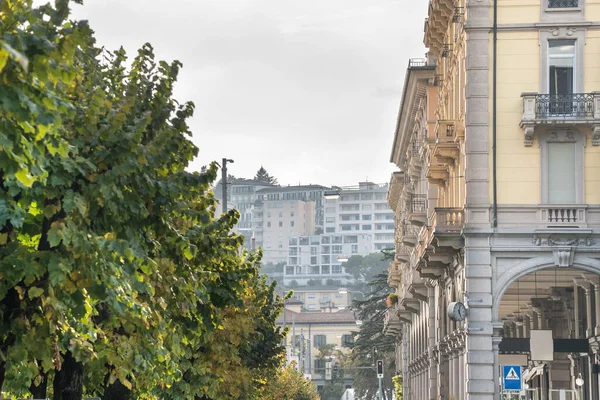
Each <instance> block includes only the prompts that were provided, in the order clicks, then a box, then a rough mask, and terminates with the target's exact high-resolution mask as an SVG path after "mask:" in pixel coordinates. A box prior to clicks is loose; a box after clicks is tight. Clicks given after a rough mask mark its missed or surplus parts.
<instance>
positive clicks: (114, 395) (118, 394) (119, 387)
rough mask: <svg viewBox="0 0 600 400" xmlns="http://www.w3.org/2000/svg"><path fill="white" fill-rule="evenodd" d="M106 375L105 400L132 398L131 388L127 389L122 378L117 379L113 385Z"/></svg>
mask: <svg viewBox="0 0 600 400" xmlns="http://www.w3.org/2000/svg"><path fill="white" fill-rule="evenodd" d="M109 376H110V374H107V375H106V379H105V382H106V383H105V387H104V397H102V399H103V400H129V399H131V390H129V389H127V388H126V387H125V386H124V385H123V384H122V383H121V381H120V380H118V379H117V380H116V381H115V382H114V383H113V384H112V385H111V384H109V383H108V377H109Z"/></svg>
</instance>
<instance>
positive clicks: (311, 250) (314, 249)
mask: <svg viewBox="0 0 600 400" xmlns="http://www.w3.org/2000/svg"><path fill="white" fill-rule="evenodd" d="M317 250H318V248H317V246H311V247H310V255H311V256H316V255H317Z"/></svg>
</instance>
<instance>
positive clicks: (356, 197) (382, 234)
mask: <svg viewBox="0 0 600 400" xmlns="http://www.w3.org/2000/svg"><path fill="white" fill-rule="evenodd" d="M388 186H389V185H388V184H376V183H372V182H360V183H359V184H358V186H351V187H350V186H349V187H338V188H334V189H335V190H337V193H339V197H338V198H336V199H326V200H325V233H361V234H366V235H370V236H371V244H372V248H371V250H370V252H371V253H373V252H377V251H381V250H383V249H393V248H394V211H393V210H392V209H391V208H390V207H389V205H388V204H387V193H388Z"/></svg>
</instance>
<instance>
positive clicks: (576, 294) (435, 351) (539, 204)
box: [385, 0, 600, 400]
mask: <svg viewBox="0 0 600 400" xmlns="http://www.w3.org/2000/svg"><path fill="white" fill-rule="evenodd" d="M424 42H425V46H426V47H427V48H428V49H429V50H428V53H427V59H425V60H411V62H410V63H409V67H408V70H407V73H406V78H405V85H404V92H403V97H402V102H401V106H400V110H399V115H398V121H397V127H396V132H395V138H394V145H393V149H392V156H391V161H392V162H393V163H395V164H396V165H397V166H398V169H399V171H398V172H396V173H394V174H393V176H392V178H391V184H390V190H389V195H388V202H389V204H390V206H391V207H392V208H393V210H394V212H395V221H396V238H395V247H396V259H395V261H394V262H393V263H392V264H391V265H390V269H389V283H390V285H391V286H392V287H394V288H395V289H396V291H397V292H398V295H399V302H398V304H397V305H395V306H394V307H392V308H391V309H390V310H389V311H388V315H387V317H386V321H385V332H386V334H388V335H393V336H395V337H396V338H397V365H398V366H399V370H398V371H397V372H398V373H400V374H401V375H403V382H404V386H405V387H404V398H405V399H410V400H413V399H419V400H420V399H427V400H433V399H445V400H450V399H455V400H458V399H469V400H491V399H501V398H502V399H506V398H510V399H540V400H546V399H547V400H550V399H561V400H562V399H565V400H568V399H578V400H579V399H581V400H584V399H586V400H595V399H598V398H600V394H599V387H600V382H599V374H598V371H599V366H598V361H599V359H600V154H599V153H600V147H599V146H600V94H599V92H598V91H600V67H599V66H600V2H599V1H592V0H587V1H586V0H520V1H514V0H496V1H493V0H457V1H450V0H431V1H430V6H429V9H428V15H427V19H426V22H425V35H424ZM458 303H460V304H458ZM460 305H464V306H465V307H466V318H464V319H463V318H462V316H461V315H460V313H459V314H457V313H452V312H451V311H452V310H456V309H459V308H460ZM503 365H509V366H515V367H516V368H517V369H522V375H523V384H524V385H523V390H522V392H513V391H507V390H505V387H504V386H503V384H502V382H503V379H502V378H503V376H502V375H503V373H504V371H503V368H502V366H503Z"/></svg>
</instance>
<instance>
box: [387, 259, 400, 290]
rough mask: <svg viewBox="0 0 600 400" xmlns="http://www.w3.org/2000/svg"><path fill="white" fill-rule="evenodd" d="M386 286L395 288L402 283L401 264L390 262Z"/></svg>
mask: <svg viewBox="0 0 600 400" xmlns="http://www.w3.org/2000/svg"><path fill="white" fill-rule="evenodd" d="M387 282H388V285H389V286H391V287H396V286H398V285H400V283H401V282H402V264H401V263H399V262H396V261H392V262H391V263H390V266H389V268H388V280H387Z"/></svg>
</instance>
